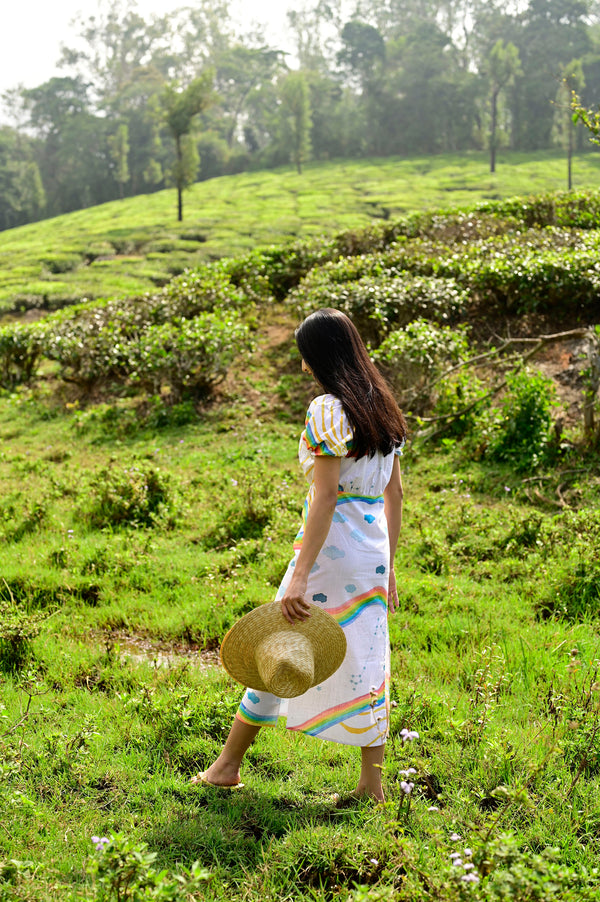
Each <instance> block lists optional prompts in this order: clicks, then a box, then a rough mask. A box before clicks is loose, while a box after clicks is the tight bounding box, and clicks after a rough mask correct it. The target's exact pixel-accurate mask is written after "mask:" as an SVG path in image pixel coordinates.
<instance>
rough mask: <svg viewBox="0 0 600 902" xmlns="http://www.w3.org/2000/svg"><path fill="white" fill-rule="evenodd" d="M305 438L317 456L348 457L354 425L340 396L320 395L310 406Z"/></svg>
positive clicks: (307, 444)
mask: <svg viewBox="0 0 600 902" xmlns="http://www.w3.org/2000/svg"><path fill="white" fill-rule="evenodd" d="M303 440H304V442H305V444H306V447H307V449H308V451H309V452H310V454H311V455H314V456H315V457H320V456H321V457H322V456H327V457H346V455H347V454H348V452H349V451H350V450H351V446H352V427H351V426H350V422H349V420H348V417H347V416H346V414H345V413H344V410H343V408H342V403H341V401H340V400H339V398H335V397H334V396H333V395H320V396H319V397H318V398H315V399H314V401H313V402H312V403H311V405H310V407H309V408H308V412H307V414H306V422H305V428H304V433H303Z"/></svg>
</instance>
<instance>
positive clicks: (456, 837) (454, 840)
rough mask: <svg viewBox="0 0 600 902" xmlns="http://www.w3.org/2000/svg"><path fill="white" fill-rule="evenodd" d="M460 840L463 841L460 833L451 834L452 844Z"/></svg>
mask: <svg viewBox="0 0 600 902" xmlns="http://www.w3.org/2000/svg"><path fill="white" fill-rule="evenodd" d="M459 839H462V836H460V834H458V833H451V834H450V840H451V842H458V841H459Z"/></svg>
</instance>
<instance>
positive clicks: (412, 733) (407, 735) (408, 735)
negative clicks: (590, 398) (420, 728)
mask: <svg viewBox="0 0 600 902" xmlns="http://www.w3.org/2000/svg"><path fill="white" fill-rule="evenodd" d="M400 736H401V737H402V742H403V743H405V742H412V741H413V739H418V738H419V734H418V733H417V731H416V730H407V729H406V727H404V729H403V730H400Z"/></svg>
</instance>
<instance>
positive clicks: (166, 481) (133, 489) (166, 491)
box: [79, 461, 181, 529]
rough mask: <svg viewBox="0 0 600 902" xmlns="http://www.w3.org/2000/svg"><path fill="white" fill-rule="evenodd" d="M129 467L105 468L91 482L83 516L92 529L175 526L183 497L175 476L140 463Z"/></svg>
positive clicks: (80, 511) (83, 508)
mask: <svg viewBox="0 0 600 902" xmlns="http://www.w3.org/2000/svg"><path fill="white" fill-rule="evenodd" d="M139 464H140V465H139V466H134V465H133V464H132V465H131V466H129V467H119V468H117V467H115V466H108V467H102V468H101V469H100V470H99V471H98V472H97V473H96V474H95V475H94V476H92V477H91V479H90V481H89V489H88V493H87V496H86V500H85V501H84V502H83V503H82V504H81V505H80V507H79V516H80V517H81V519H83V520H84V521H85V523H87V524H88V526H90V527H91V528H92V529H121V528H123V527H129V526H131V527H134V528H136V529H138V528H143V527H152V526H158V525H164V526H173V524H174V522H175V520H176V518H177V515H178V514H179V513H180V510H181V496H180V493H179V492H178V490H177V488H176V486H175V485H174V484H173V479H172V477H170V476H168V475H166V474H164V473H162V472H161V471H160V469H159V468H158V467H155V466H153V465H152V464H149V463H142V462H141V461H140V462H139Z"/></svg>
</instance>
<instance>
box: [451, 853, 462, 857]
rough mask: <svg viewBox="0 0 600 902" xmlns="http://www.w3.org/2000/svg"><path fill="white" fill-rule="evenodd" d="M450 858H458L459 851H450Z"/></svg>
mask: <svg viewBox="0 0 600 902" xmlns="http://www.w3.org/2000/svg"><path fill="white" fill-rule="evenodd" d="M450 858H460V852H450Z"/></svg>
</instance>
